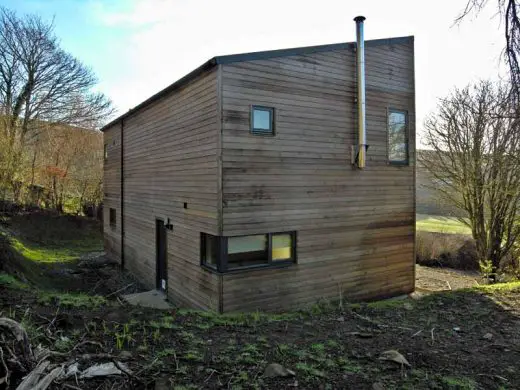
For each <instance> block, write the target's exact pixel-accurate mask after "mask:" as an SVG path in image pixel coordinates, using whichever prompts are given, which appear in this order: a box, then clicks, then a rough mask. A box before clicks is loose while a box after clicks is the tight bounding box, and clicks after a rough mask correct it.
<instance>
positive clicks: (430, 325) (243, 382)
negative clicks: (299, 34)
mask: <svg viewBox="0 0 520 390" xmlns="http://www.w3.org/2000/svg"><path fill="white" fill-rule="evenodd" d="M0 284H1V283H0ZM0 312H2V315H3V316H7V317H10V318H13V319H15V320H17V321H20V322H21V323H23V324H25V325H26V327H27V329H28V330H29V334H30V338H31V341H32V343H33V345H38V344H42V345H43V346H44V347H48V348H51V349H53V350H56V351H59V352H64V353H65V356H67V358H66V360H67V361H69V362H70V361H74V358H77V359H79V362H80V363H79V364H80V366H79V367H80V369H85V368H87V367H88V366H90V365H92V364H94V363H102V362H106V361H107V359H108V362H110V361H111V360H112V359H115V358H117V359H121V360H123V361H125V363H126V365H127V367H128V368H129V369H130V370H131V372H132V373H133V374H132V375H116V376H111V377H101V378H93V379H80V380H79V381H78V382H76V380H75V379H73V378H69V379H64V380H61V381H59V382H58V383H55V384H54V385H53V387H51V388H54V389H59V388H63V387H62V386H63V384H65V383H66V384H70V385H72V386H76V387H79V388H82V389H96V388H114V389H128V388H139V389H144V388H150V389H153V388H154V386H155V384H156V382H161V383H163V384H164V386H165V387H157V388H177V389H195V388H259V387H264V388H272V389H282V388H295V387H298V388H302V389H317V388H323V389H326V388H331V389H332V388H334V389H335V388H351V389H372V388H378V389H518V388H520V369H519V368H518V361H519V359H520V283H517V284H509V285H497V286H493V287H480V288H476V289H470V290H459V291H452V292H447V293H437V294H433V295H429V296H426V297H424V298H422V299H420V300H411V299H406V300H390V301H382V302H375V303H371V304H351V305H346V304H345V305H344V307H343V309H341V308H339V307H338V304H337V303H336V304H334V305H332V304H322V305H315V306H313V307H310V308H309V309H308V310H306V311H301V312H293V313H284V314H279V315H273V314H271V315H267V314H261V313H252V314H248V315H246V314H236V315H216V314H213V313H207V312H195V311H184V310H174V311H160V310H151V309H139V308H134V307H129V306H123V305H121V303H119V302H118V301H106V300H103V299H94V298H91V299H90V300H86V298H85V296H83V297H82V298H81V299H79V298H78V299H75V298H74V296H73V295H69V296H68V297H67V298H66V299H65V298H63V297H61V296H59V295H58V296H55V297H54V298H53V299H47V300H42V299H41V297H38V295H35V292H34V291H32V290H30V289H24V288H22V289H16V286H15V285H13V284H10V285H9V286H7V285H5V284H4V285H3V286H0ZM87 341H88V343H86V342H87ZM387 350H397V351H399V352H400V353H401V354H402V355H403V356H404V357H405V358H406V359H407V360H408V362H409V363H410V365H411V367H406V366H401V365H400V364H397V363H395V362H388V361H383V360H379V359H378V358H379V356H380V355H381V353H382V352H384V351H387ZM122 351H126V352H124V353H123V354H122ZM85 353H90V354H91V355H89V356H91V358H89V359H90V360H88V361H85V359H84V356H85ZM101 353H102V354H103V355H100V354H101ZM107 354H108V355H107ZM96 356H98V357H96ZM99 356H101V358H99ZM110 356H113V358H111V357H110ZM103 359H104V360H103ZM64 360H65V358H63V357H59V356H56V357H53V361H55V362H63V361H64ZM273 362H275V363H279V364H281V365H283V366H284V367H286V368H288V369H290V370H293V371H294V373H295V376H290V377H286V378H267V377H266V376H264V375H263V374H264V369H265V368H266V366H267V365H268V364H270V363H273ZM14 378H15V379H16V377H14ZM15 379H13V381H12V383H14V380H15ZM19 379H20V375H19V376H18V380H19ZM374 384H376V385H375V386H376V387H373V386H374ZM377 386H379V387H377ZM13 388H14V387H13Z"/></svg>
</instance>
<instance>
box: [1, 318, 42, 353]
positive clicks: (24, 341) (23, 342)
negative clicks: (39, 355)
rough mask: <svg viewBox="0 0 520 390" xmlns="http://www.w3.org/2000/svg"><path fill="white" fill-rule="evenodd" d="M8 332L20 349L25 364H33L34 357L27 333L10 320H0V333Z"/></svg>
mask: <svg viewBox="0 0 520 390" xmlns="http://www.w3.org/2000/svg"><path fill="white" fill-rule="evenodd" d="M2 331H3V332H5V331H8V332H9V333H11V334H12V335H13V336H14V337H15V339H16V341H17V342H18V343H19V345H20V347H21V350H22V351H21V352H22V355H23V358H24V360H25V362H26V363H32V362H34V356H33V353H32V349H31V343H30V342H29V337H28V336H27V332H26V331H25V329H24V328H23V327H22V325H20V324H19V323H18V322H16V321H14V320H12V319H10V318H5V317H3V318H0V332H2Z"/></svg>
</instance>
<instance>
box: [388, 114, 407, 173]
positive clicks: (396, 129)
mask: <svg viewBox="0 0 520 390" xmlns="http://www.w3.org/2000/svg"><path fill="white" fill-rule="evenodd" d="M407 127H408V118H407V113H406V111H398V110H389V111H388V161H389V162H390V164H408V131H407Z"/></svg>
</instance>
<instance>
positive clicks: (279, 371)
mask: <svg viewBox="0 0 520 390" xmlns="http://www.w3.org/2000/svg"><path fill="white" fill-rule="evenodd" d="M294 375H296V374H295V373H294V371H292V370H289V369H287V368H285V367H284V366H282V365H281V364H278V363H271V364H269V365H268V366H267V367H266V368H265V370H264V376H265V377H266V378H277V377H287V376H294Z"/></svg>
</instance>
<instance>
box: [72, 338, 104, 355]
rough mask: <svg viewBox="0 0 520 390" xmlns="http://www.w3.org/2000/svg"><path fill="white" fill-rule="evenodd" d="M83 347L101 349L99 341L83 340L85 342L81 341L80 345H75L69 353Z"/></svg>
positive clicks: (101, 345)
mask: <svg viewBox="0 0 520 390" xmlns="http://www.w3.org/2000/svg"><path fill="white" fill-rule="evenodd" d="M84 345H95V346H97V347H99V348H103V344H101V343H100V342H99V341H90V340H85V341H82V342H81V343H78V344H76V345H75V346H74V348H72V349H71V351H70V352H69V353H71V352H72V351H75V350H76V349H78V348H80V347H83V346H84Z"/></svg>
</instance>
